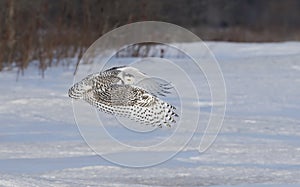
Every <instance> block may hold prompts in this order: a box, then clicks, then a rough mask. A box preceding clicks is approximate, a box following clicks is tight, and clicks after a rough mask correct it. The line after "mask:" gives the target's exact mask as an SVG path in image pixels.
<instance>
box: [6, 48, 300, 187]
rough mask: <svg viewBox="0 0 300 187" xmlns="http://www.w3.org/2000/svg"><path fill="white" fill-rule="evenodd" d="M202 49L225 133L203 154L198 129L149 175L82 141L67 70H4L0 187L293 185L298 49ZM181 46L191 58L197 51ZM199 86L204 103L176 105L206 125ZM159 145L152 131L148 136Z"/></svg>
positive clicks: (299, 148) (297, 170)
mask: <svg viewBox="0 0 300 187" xmlns="http://www.w3.org/2000/svg"><path fill="white" fill-rule="evenodd" d="M207 44H208V47H209V48H210V49H211V50H212V51H213V52H214V54H215V55H216V58H217V60H218V61H219V64H220V67H221V69H222V72H223V74H224V79H225V82H226V88H227V97H228V98H227V111H226V117H225V120H224V124H223V128H222V130H221V132H220V134H219V135H218V137H217V140H216V142H215V143H214V144H213V145H212V146H211V147H210V149H209V150H208V151H206V152H205V153H202V154H199V153H198V152H197V145H198V144H199V142H200V138H201V132H202V131H201V130H203V129H201V127H200V129H199V132H198V131H197V132H196V133H195V136H194V137H193V139H192V141H191V142H190V143H189V145H188V146H187V147H186V148H185V149H184V150H183V151H182V152H181V153H179V154H178V155H176V156H175V157H174V158H172V159H171V160H169V161H167V162H165V163H163V164H160V165H157V166H155V167H150V168H142V169H132V168H124V167H119V166H117V165H115V164H112V163H110V162H108V161H106V160H104V159H102V158H101V157H99V156H98V155H96V154H95V153H94V152H93V151H92V150H91V149H90V148H89V147H88V145H87V144H86V143H85V142H84V140H83V139H82V137H81V136H80V133H79V131H78V129H77V126H76V124H75V122H74V116H73V110H72V105H71V99H70V98H68V95H67V91H68V88H69V87H70V86H71V85H72V84H73V67H72V66H69V67H52V68H49V69H48V70H47V71H46V74H45V78H44V79H43V78H41V76H40V75H39V74H38V73H37V70H36V67H34V66H30V67H29V68H28V69H27V70H26V71H25V75H24V76H21V77H19V79H18V81H16V78H17V74H16V71H9V72H1V73H0V93H1V97H0V186H4V187H15V186H22V187H27V186H30V187H32V186H33V187H34V186H45V187H47V186H59V187H65V186H215V187H227V186H241V187H281V186H290V187H296V186H299V185H300V177H299V176H300V141H299V140H300V115H299V114H300V113H299V111H300V98H299V95H300V86H299V85H300V43H297V42H285V43H266V44H255V43H252V44H248V43H240V44H237V43H226V42H208V43H207ZM182 45H183V46H184V47H186V48H192V49H194V48H195V54H197V49H196V47H195V46H196V45H197V44H182ZM181 60H183V61H184V59H181ZM86 66H87V68H88V66H89V65H86ZM187 66H188V64H187ZM187 68H188V67H187ZM191 76H193V75H192V74H191ZM200 83H201V84H200V87H199V90H201V102H200V103H198V102H196V101H194V100H192V99H186V100H184V101H182V102H188V103H190V106H191V107H190V109H191V110H194V109H197V108H199V105H200V108H201V118H200V122H205V121H207V119H208V115H209V111H210V107H211V105H212V103H211V102H210V93H209V90H208V89H207V88H208V87H207V84H206V83H205V81H203V82H200ZM214 104H217V103H214ZM83 112H84V111H83ZM87 118H88V115H87ZM109 128H110V130H111V132H112V133H113V134H115V135H116V136H119V138H120V139H121V140H122V141H125V142H131V143H133V144H139V143H141V139H137V140H136V139H134V138H132V137H127V136H122V134H120V131H119V127H118V126H117V125H115V124H110V126H109ZM179 133H181V134H179V136H180V135H182V136H184V133H185V132H179ZM159 140H160V137H159V136H158V137H152V136H151V133H150V134H147V135H145V138H144V141H145V142H146V143H149V142H150V143H151V141H159ZM147 141H148V142H147ZM104 149H107V150H112V149H113V147H111V146H110V145H109V144H107V147H104ZM168 149H169V150H172V147H169V148H168ZM114 151H115V153H116V154H125V153H123V152H120V151H119V150H114ZM158 151H159V150H158ZM150 156H151V155H150Z"/></svg>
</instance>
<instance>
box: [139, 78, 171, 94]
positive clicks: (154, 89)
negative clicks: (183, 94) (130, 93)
mask: <svg viewBox="0 0 300 187" xmlns="http://www.w3.org/2000/svg"><path fill="white" fill-rule="evenodd" d="M136 86H138V87H140V88H143V89H144V90H146V91H147V92H149V93H151V94H152V95H154V96H156V97H157V96H163V97H164V96H166V95H167V94H170V93H171V90H172V89H173V86H172V85H171V83H170V82H166V81H164V80H162V79H159V78H152V77H151V78H150V77H149V78H144V79H143V80H141V81H139V82H138V83H136Z"/></svg>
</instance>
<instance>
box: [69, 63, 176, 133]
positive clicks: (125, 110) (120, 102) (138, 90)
mask: <svg viewBox="0 0 300 187" xmlns="http://www.w3.org/2000/svg"><path fill="white" fill-rule="evenodd" d="M171 88H172V86H171V84H170V83H165V82H162V81H160V80H158V79H155V78H152V77H149V76H147V75H146V74H144V73H142V72H140V71H139V70H138V69H137V68H134V67H129V66H120V67H113V68H111V69H108V70H105V71H103V72H100V73H95V74H91V75H88V76H87V77H86V78H84V79H83V80H81V81H80V82H78V83H76V84H74V85H73V86H72V87H71V88H70V89H69V97H71V98H73V99H82V100H85V101H86V102H88V103H89V104H91V105H92V106H94V107H96V108H97V109H99V110H100V111H103V112H106V113H109V114H112V115H116V116H122V117H127V118H129V119H131V120H134V121H136V122H138V123H140V124H146V125H153V126H158V127H162V126H168V127H171V126H172V125H173V124H174V123H176V121H175V118H176V117H178V115H177V114H176V112H175V110H176V108H175V107H174V106H172V105H171V104H169V103H167V102H165V101H163V100H161V99H160V98H159V97H158V96H166V94H168V93H170V91H169V90H170V89H171Z"/></svg>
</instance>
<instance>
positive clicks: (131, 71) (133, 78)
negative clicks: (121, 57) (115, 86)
mask: <svg viewBox="0 0 300 187" xmlns="http://www.w3.org/2000/svg"><path fill="white" fill-rule="evenodd" d="M117 70H118V71H119V74H118V77H119V78H120V79H121V80H122V82H123V83H124V84H130V85H135V84H137V83H138V82H140V81H142V80H143V79H145V78H148V76H147V75H146V74H144V73H142V72H140V71H139V70H138V69H136V68H134V67H127V66H123V67H119V68H118V69H117Z"/></svg>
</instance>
